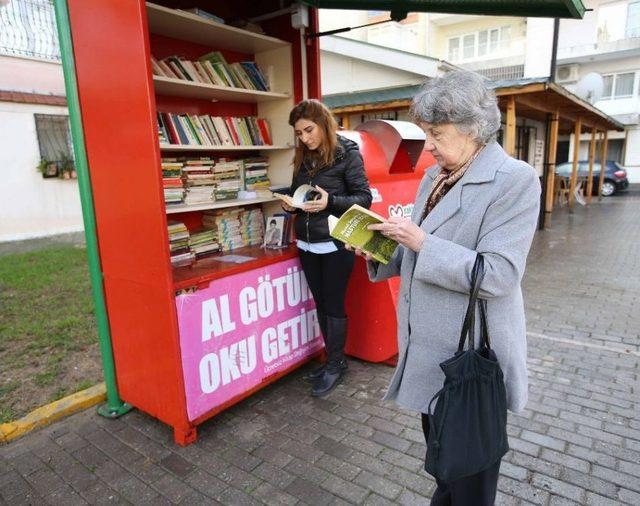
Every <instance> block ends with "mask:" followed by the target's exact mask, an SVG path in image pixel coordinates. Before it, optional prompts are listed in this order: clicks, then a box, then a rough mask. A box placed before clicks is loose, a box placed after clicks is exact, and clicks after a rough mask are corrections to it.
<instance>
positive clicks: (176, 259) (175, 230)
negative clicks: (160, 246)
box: [167, 221, 195, 267]
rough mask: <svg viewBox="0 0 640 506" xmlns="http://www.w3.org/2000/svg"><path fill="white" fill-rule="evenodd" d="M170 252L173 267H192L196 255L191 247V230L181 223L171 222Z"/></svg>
mask: <svg viewBox="0 0 640 506" xmlns="http://www.w3.org/2000/svg"><path fill="white" fill-rule="evenodd" d="M167 228H168V230H169V251H170V253H171V265H173V266H174V267H181V266H184V265H191V264H192V263H193V262H194V261H195V254H194V253H193V252H192V251H191V248H190V247H189V230H188V229H187V227H186V226H185V224H184V223H182V222H180V221H169V222H168V223H167Z"/></svg>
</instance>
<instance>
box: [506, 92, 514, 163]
mask: <svg viewBox="0 0 640 506" xmlns="http://www.w3.org/2000/svg"><path fill="white" fill-rule="evenodd" d="M504 140H505V142H504V149H505V151H506V152H507V154H508V155H509V156H514V155H515V153H516V97H515V96H513V95H511V96H509V98H508V100H507V130H506V132H505V137H504Z"/></svg>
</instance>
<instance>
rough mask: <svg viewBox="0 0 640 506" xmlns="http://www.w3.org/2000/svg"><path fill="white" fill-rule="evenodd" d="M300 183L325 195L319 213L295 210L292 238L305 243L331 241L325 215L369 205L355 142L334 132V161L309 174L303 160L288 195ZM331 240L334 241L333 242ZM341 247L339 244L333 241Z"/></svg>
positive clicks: (362, 168)
mask: <svg viewBox="0 0 640 506" xmlns="http://www.w3.org/2000/svg"><path fill="white" fill-rule="evenodd" d="M303 184H310V185H312V186H316V185H317V186H319V187H320V188H322V189H323V190H325V191H326V192H327V193H328V194H329V201H328V204H327V207H326V209H324V210H323V211H320V212H319V213H306V212H304V211H298V212H297V213H296V214H297V216H296V220H295V231H296V237H297V238H298V239H301V240H303V241H306V242H325V241H331V240H333V239H332V237H331V236H330V235H329V225H328V222H327V217H328V216H329V215H330V214H333V215H334V216H337V217H340V216H342V214H343V213H344V212H345V211H346V210H347V209H349V208H350V207H351V206H352V205H353V204H358V205H360V206H362V207H366V208H367V209H368V208H369V207H371V200H372V197H371V190H370V189H369V180H368V179H367V176H366V174H365V172H364V164H363V162H362V155H360V151H359V150H358V145H357V144H356V143H355V142H353V141H351V140H349V139H346V138H344V137H342V136H341V135H338V148H337V150H336V156H335V160H334V162H333V164H332V165H330V166H329V167H323V168H321V169H320V170H318V171H317V172H316V173H315V175H314V176H311V174H310V172H309V169H308V167H307V166H306V164H305V163H304V162H303V163H302V166H301V167H300V170H299V171H298V173H297V174H296V175H295V176H294V177H293V181H292V183H291V195H293V192H295V191H296V188H298V187H299V186H302V185H303ZM334 242H335V241H334ZM337 244H338V245H339V246H342V243H337Z"/></svg>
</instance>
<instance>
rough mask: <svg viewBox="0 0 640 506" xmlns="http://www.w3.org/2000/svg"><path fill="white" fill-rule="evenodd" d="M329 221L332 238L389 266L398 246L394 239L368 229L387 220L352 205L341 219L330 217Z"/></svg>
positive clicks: (356, 205)
mask: <svg viewBox="0 0 640 506" xmlns="http://www.w3.org/2000/svg"><path fill="white" fill-rule="evenodd" d="M328 221H329V233H330V234H331V237H333V238H334V239H338V240H339V241H341V242H343V243H345V244H348V245H349V246H352V247H353V248H360V249H361V250H362V251H364V252H366V253H369V255H371V256H372V257H373V258H374V259H375V260H377V261H378V262H380V263H383V264H388V263H389V261H390V260H391V257H392V256H393V253H394V251H395V250H396V247H397V246H398V243H397V242H396V241H394V240H393V239H391V238H389V237H385V236H384V235H382V234H381V233H380V232H379V231H377V230H369V229H368V228H367V227H368V226H369V225H373V224H376V223H383V222H384V221H386V220H385V219H384V218H383V217H382V216H380V215H379V214H376V213H374V212H373V211H370V210H369V209H365V208H364V207H362V206H359V205H358V204H354V205H352V206H351V207H350V208H349V209H348V210H347V211H346V212H345V213H344V214H343V215H342V216H341V217H340V218H337V217H335V216H333V215H329V218H328Z"/></svg>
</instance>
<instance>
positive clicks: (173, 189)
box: [161, 158, 184, 206]
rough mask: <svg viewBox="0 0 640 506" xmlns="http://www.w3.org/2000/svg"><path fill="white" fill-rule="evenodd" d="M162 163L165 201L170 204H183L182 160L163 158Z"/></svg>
mask: <svg viewBox="0 0 640 506" xmlns="http://www.w3.org/2000/svg"><path fill="white" fill-rule="evenodd" d="M161 165H162V187H163V189H164V203H165V204H166V205H168V206H170V205H175V204H182V203H183V202H184V185H183V183H182V162H181V161H179V160H178V159H177V158H163V159H162V164H161Z"/></svg>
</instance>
